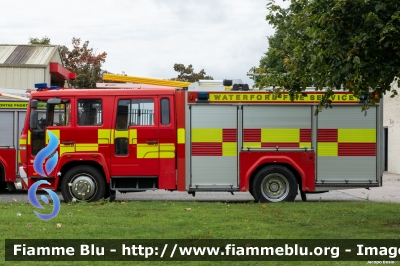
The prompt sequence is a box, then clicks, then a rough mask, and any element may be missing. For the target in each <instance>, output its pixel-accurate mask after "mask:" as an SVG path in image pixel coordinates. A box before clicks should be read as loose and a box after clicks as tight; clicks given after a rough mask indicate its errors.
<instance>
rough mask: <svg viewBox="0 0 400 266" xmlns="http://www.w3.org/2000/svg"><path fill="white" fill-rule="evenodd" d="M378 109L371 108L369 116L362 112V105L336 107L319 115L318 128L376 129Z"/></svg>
mask: <svg viewBox="0 0 400 266" xmlns="http://www.w3.org/2000/svg"><path fill="white" fill-rule="evenodd" d="M375 127H376V108H375V107H371V108H370V109H369V110H368V111H367V115H365V113H364V112H361V105H353V106H343V105H335V106H333V108H332V109H329V110H323V111H322V112H320V113H319V114H318V128H326V129H329V128H375Z"/></svg>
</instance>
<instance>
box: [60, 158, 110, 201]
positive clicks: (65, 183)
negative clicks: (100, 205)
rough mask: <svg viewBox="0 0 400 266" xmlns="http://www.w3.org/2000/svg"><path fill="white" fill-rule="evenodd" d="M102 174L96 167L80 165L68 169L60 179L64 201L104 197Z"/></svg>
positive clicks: (93, 199) (90, 199) (95, 199)
mask: <svg viewBox="0 0 400 266" xmlns="http://www.w3.org/2000/svg"><path fill="white" fill-rule="evenodd" d="M104 193H105V181H104V176H103V174H102V173H100V172H99V171H98V170H97V169H96V168H94V167H92V166H87V165H80V166H76V167H74V168H72V169H70V170H69V171H68V172H67V173H66V174H65V176H64V177H63V179H62V181H61V194H62V196H63V198H64V201H66V202H70V201H72V200H73V199H75V200H77V201H87V202H91V201H97V200H99V199H101V198H103V197H104Z"/></svg>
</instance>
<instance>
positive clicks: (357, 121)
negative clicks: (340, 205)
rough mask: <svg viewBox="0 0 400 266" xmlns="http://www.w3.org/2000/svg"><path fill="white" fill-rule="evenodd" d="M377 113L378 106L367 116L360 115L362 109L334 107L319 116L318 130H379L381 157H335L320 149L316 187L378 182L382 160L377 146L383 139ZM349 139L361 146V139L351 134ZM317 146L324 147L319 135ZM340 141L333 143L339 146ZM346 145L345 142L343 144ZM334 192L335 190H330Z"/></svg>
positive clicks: (359, 107) (378, 141) (369, 111)
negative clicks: (379, 164)
mask: <svg viewBox="0 0 400 266" xmlns="http://www.w3.org/2000/svg"><path fill="white" fill-rule="evenodd" d="M377 110H379V109H378V107H371V108H370V109H369V110H368V111H367V112H366V113H365V112H361V106H360V105H358V106H357V105H356V106H343V105H335V106H334V107H333V108H332V109H329V110H323V111H322V112H320V113H319V114H318V121H317V124H318V129H339V130H340V129H346V130H349V129H354V130H357V129H376V132H377V138H376V145H377V149H376V153H377V155H378V156H349V155H341V156H339V155H340V154H339V153H338V154H336V156H326V154H325V156H324V155H323V154H322V153H321V150H320V149H319V148H318V149H317V167H316V168H317V180H316V185H317V186H323V184H327V183H331V184H338V185H347V184H348V185H349V186H351V183H353V184H359V185H361V186H362V185H363V184H375V185H376V184H377V183H378V182H379V179H378V176H377V171H378V168H379V167H378V166H377V160H378V159H377V158H378V157H380V156H379V154H380V152H379V150H378V146H379V145H380V144H379V143H380V142H381V140H380V139H379V136H378V131H379V130H378V129H379V123H380V122H379V121H377ZM348 137H350V138H352V139H353V140H352V141H350V143H353V142H354V143H362V142H363V141H362V139H363V138H362V136H359V137H357V136H354V135H351V136H350V135H349V136H348ZM317 138H318V144H317V145H318V146H319V147H320V148H321V147H322V145H324V143H323V142H321V141H322V140H321V137H320V136H318V137H317ZM338 138H339V139H338V142H337V143H336V144H334V143H335V142H331V143H333V144H334V145H336V149H338V151H339V148H338V145H339V143H341V142H340V137H338ZM342 143H346V142H342ZM330 190H332V188H330Z"/></svg>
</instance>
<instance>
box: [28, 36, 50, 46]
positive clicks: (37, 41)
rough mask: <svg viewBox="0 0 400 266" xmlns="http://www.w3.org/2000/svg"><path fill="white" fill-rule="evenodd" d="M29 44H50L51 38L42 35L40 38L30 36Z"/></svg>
mask: <svg viewBox="0 0 400 266" xmlns="http://www.w3.org/2000/svg"><path fill="white" fill-rule="evenodd" d="M29 44H47V45H49V44H50V38H49V37H47V36H44V37H42V38H41V39H39V38H32V37H30V38H29Z"/></svg>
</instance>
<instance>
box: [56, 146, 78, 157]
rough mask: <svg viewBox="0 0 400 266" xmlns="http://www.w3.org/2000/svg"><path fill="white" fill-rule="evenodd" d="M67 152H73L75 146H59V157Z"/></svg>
mask: <svg viewBox="0 0 400 266" xmlns="http://www.w3.org/2000/svg"><path fill="white" fill-rule="evenodd" d="M68 152H75V146H71V145H64V144H60V156H61V155H63V154H64V153H68Z"/></svg>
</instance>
